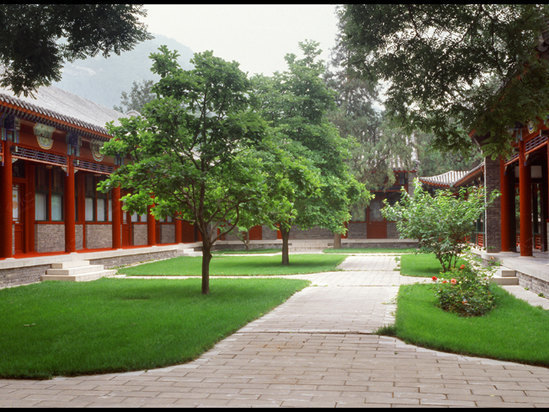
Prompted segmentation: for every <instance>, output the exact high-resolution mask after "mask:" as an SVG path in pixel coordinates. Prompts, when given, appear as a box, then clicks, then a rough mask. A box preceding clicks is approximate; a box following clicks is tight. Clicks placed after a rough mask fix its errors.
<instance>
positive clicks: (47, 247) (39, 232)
mask: <svg viewBox="0 0 549 412" xmlns="http://www.w3.org/2000/svg"><path fill="white" fill-rule="evenodd" d="M34 250H35V251H36V252H38V253H48V252H64V251H65V225H64V224H62V223H61V224H35V225H34Z"/></svg>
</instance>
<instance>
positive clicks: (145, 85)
mask: <svg viewBox="0 0 549 412" xmlns="http://www.w3.org/2000/svg"><path fill="white" fill-rule="evenodd" d="M153 86H154V81H153V80H143V81H141V82H136V81H134V82H133V83H132V88H131V90H130V91H129V93H128V92H125V91H124V92H122V93H121V95H120V106H114V107H113V109H114V110H118V111H119V112H122V113H127V112H129V111H131V110H135V111H137V112H141V109H143V106H145V105H146V104H147V103H149V102H150V101H151V100H153V99H154V98H155V95H154V93H153V92H152V87H153Z"/></svg>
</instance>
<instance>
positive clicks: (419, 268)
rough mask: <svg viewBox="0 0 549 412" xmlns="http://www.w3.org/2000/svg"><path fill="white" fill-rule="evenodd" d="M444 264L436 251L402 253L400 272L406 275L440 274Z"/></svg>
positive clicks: (428, 275)
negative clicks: (439, 259)
mask: <svg viewBox="0 0 549 412" xmlns="http://www.w3.org/2000/svg"><path fill="white" fill-rule="evenodd" d="M441 271H442V266H441V264H440V262H439V261H438V260H437V258H436V256H435V254H434V253H418V254H409V255H402V257H401V259H400V274H401V275H404V276H418V277H432V276H438V275H439V274H440V272H441Z"/></svg>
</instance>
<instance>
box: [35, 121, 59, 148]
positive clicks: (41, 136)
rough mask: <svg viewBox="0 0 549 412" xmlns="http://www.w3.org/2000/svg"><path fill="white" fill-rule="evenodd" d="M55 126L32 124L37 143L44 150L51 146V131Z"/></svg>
mask: <svg viewBox="0 0 549 412" xmlns="http://www.w3.org/2000/svg"><path fill="white" fill-rule="evenodd" d="M54 131H55V127H52V126H47V125H45V124H41V123H36V124H35V125H34V135H35V136H36V141H37V142H38V145H39V146H40V147H41V148H42V149H45V150H49V149H51V148H52V146H53V132H54Z"/></svg>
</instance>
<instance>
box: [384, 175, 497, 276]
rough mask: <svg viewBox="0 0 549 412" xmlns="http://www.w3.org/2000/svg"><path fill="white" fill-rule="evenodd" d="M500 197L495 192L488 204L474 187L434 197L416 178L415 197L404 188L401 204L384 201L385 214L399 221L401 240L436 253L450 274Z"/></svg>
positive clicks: (439, 192) (480, 189)
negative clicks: (489, 207) (478, 223)
mask: <svg viewBox="0 0 549 412" xmlns="http://www.w3.org/2000/svg"><path fill="white" fill-rule="evenodd" d="M497 195H498V193H497V191H494V192H492V194H491V195H490V199H489V200H488V202H486V201H485V193H484V188H482V187H472V188H460V189H459V190H458V191H457V192H452V191H450V190H439V191H437V193H436V194H435V195H434V196H431V194H429V193H428V192H427V191H426V190H424V189H423V188H422V187H421V183H420V182H419V180H418V179H415V180H414V194H413V196H410V195H409V194H408V193H407V192H406V191H405V190H404V189H403V190H402V197H401V200H400V202H397V203H395V204H394V205H393V206H391V205H389V204H388V203H387V201H386V200H384V204H385V207H384V208H383V209H382V210H381V213H382V215H383V217H385V218H386V219H388V220H394V221H396V225H397V229H398V231H399V234H400V237H401V238H408V239H417V240H418V242H419V248H420V250H422V251H425V252H432V253H434V254H435V256H436V258H437V259H438V261H439V262H440V264H441V265H442V270H443V272H446V271H448V270H449V269H451V268H454V267H455V266H456V262H457V259H458V257H459V255H460V254H461V253H462V252H463V250H464V249H465V248H466V247H467V245H466V243H465V239H466V237H467V236H469V235H470V234H471V233H472V232H473V229H474V224H475V222H476V221H477V220H478V219H479V218H480V216H481V215H482V214H483V213H484V211H485V210H486V206H487V203H491V202H492V201H493V200H494V198H495V197H496V196H497Z"/></svg>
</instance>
